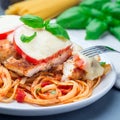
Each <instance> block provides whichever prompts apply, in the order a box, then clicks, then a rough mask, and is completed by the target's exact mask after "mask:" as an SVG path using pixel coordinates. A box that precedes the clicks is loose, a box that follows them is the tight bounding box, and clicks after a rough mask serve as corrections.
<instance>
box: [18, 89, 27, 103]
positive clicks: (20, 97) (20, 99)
mask: <svg viewBox="0 0 120 120" xmlns="http://www.w3.org/2000/svg"><path fill="white" fill-rule="evenodd" d="M16 94H17V95H16V100H17V102H20V103H22V102H24V98H25V96H26V94H25V92H24V91H23V90H22V89H19V88H18V89H17V91H16Z"/></svg>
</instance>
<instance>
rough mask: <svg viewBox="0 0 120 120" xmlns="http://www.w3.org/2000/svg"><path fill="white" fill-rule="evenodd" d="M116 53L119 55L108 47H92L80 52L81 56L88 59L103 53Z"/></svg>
mask: <svg viewBox="0 0 120 120" xmlns="http://www.w3.org/2000/svg"><path fill="white" fill-rule="evenodd" d="M112 51H113V52H118V53H120V52H119V51H116V50H114V49H113V48H111V47H108V46H100V45H98V46H92V47H89V48H86V49H84V50H82V51H80V52H81V53H82V54H83V55H86V56H88V57H93V56H96V55H98V54H102V53H105V52H112Z"/></svg>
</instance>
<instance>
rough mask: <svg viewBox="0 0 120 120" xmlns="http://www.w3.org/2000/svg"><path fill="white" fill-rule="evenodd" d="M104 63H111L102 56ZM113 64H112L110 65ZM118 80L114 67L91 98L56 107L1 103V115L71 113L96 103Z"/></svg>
mask: <svg viewBox="0 0 120 120" xmlns="http://www.w3.org/2000/svg"><path fill="white" fill-rule="evenodd" d="M101 57H102V60H103V61H106V62H107V63H110V61H109V60H108V59H107V58H106V57H105V56H103V55H102V56H101ZM110 64H111V63H110ZM115 79H116V73H115V71H114V68H113V67H112V70H111V72H110V73H109V74H108V75H107V76H106V77H105V78H104V79H103V80H102V82H101V83H100V84H99V85H98V86H97V87H96V88H95V90H94V91H93V94H92V96H91V97H89V98H87V99H84V100H81V101H78V102H74V103H69V104H64V105H56V106H50V107H41V106H33V105H29V104H25V103H17V102H12V103H7V104H6V103H0V113H3V114H9V115H21V116H42V115H53V114H58V113H64V112H69V111H73V110H77V109H80V108H83V107H85V106H88V105H90V104H91V103H94V102H95V101H97V100H98V99H100V98H101V97H102V96H104V95H105V94H106V93H107V92H108V91H109V90H110V89H111V88H112V86H113V85H114V83H115Z"/></svg>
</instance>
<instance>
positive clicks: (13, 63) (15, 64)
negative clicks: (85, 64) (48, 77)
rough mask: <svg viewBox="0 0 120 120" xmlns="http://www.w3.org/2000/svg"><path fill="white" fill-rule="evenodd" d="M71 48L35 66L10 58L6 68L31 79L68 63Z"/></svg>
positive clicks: (6, 62)
mask: <svg viewBox="0 0 120 120" xmlns="http://www.w3.org/2000/svg"><path fill="white" fill-rule="evenodd" d="M71 52H72V50H71V48H70V46H69V47H68V48H67V49H64V50H62V53H61V54H59V52H58V54H57V53H56V56H55V57H54V58H53V59H51V60H48V61H46V62H43V63H40V64H37V65H34V64H32V63H29V62H27V61H26V60H25V59H23V58H21V59H16V58H15V57H10V58H8V59H7V60H6V61H4V66H5V67H6V68H8V69H9V70H11V71H14V72H16V73H17V74H19V75H22V76H27V77H31V76H32V75H34V74H35V73H37V72H39V71H44V70H48V69H50V68H51V67H52V66H54V65H58V64H61V63H63V62H64V61H66V60H67V59H68V58H69V57H70V56H71Z"/></svg>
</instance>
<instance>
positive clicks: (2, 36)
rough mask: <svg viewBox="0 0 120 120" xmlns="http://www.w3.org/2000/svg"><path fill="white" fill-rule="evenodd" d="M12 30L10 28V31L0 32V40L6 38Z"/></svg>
mask: <svg viewBox="0 0 120 120" xmlns="http://www.w3.org/2000/svg"><path fill="white" fill-rule="evenodd" d="M13 31H14V30H11V31H8V32H5V33H0V40H4V39H6V38H7V36H8V35H9V34H10V33H12V32H13Z"/></svg>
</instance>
